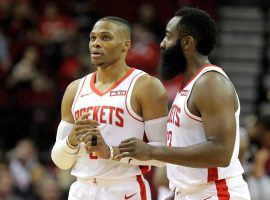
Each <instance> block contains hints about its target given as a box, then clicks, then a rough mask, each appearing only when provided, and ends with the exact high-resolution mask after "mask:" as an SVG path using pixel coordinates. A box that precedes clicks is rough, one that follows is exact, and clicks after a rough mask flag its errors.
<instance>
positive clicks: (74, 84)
mask: <svg viewBox="0 0 270 200" xmlns="http://www.w3.org/2000/svg"><path fill="white" fill-rule="evenodd" d="M80 81H81V79H77V80H74V81H72V82H71V83H70V84H69V85H68V86H67V88H66V92H65V93H68V94H70V95H72V94H73V95H75V94H76V92H77V89H78V87H79V84H80Z"/></svg>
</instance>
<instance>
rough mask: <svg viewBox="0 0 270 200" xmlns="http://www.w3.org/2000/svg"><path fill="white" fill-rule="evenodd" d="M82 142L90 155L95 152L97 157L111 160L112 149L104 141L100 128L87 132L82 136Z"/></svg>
mask: <svg viewBox="0 0 270 200" xmlns="http://www.w3.org/2000/svg"><path fill="white" fill-rule="evenodd" d="M82 141H83V142H84V144H85V148H86V151H87V152H88V153H92V152H95V154H96V155H97V157H99V158H102V159H109V158H110V147H109V146H108V145H107V143H106V142H105V140H104V139H103V137H102V135H101V133H100V130H99V128H98V127H93V128H90V129H88V130H87V132H86V133H84V134H83V135H82Z"/></svg>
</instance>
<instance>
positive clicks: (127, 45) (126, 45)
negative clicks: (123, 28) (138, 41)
mask: <svg viewBox="0 0 270 200" xmlns="http://www.w3.org/2000/svg"><path fill="white" fill-rule="evenodd" d="M130 47H131V41H130V40H126V41H125V42H124V46H123V51H128V50H129V49H130Z"/></svg>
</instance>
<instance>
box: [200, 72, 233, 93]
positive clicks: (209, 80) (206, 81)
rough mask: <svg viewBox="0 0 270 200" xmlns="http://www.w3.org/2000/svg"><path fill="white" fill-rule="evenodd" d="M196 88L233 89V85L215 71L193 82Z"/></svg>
mask: <svg viewBox="0 0 270 200" xmlns="http://www.w3.org/2000/svg"><path fill="white" fill-rule="evenodd" d="M195 86H196V87H197V88H211V87H213V88H220V89H222V88H224V89H226V88H227V89H233V85H232V83H231V82H230V80H229V79H228V78H227V77H226V76H225V75H224V74H221V73H219V72H217V71H209V72H207V73H205V74H203V75H202V76H200V77H199V78H198V80H197V81H196V82H195Z"/></svg>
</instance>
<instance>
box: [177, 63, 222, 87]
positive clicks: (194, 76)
mask: <svg viewBox="0 0 270 200" xmlns="http://www.w3.org/2000/svg"><path fill="white" fill-rule="evenodd" d="M206 67H218V66H216V65H213V64H210V63H208V64H205V65H203V66H201V67H200V68H199V69H198V70H197V71H196V72H195V74H194V75H193V76H192V77H191V79H189V81H188V82H187V83H186V84H185V85H183V87H182V88H181V89H180V90H179V91H182V90H184V89H185V87H187V86H188V85H189V84H190V82H191V81H193V79H194V78H196V76H197V75H198V74H199V73H200V72H201V71H202V70H204V68H206Z"/></svg>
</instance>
